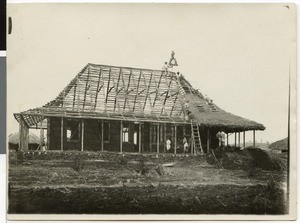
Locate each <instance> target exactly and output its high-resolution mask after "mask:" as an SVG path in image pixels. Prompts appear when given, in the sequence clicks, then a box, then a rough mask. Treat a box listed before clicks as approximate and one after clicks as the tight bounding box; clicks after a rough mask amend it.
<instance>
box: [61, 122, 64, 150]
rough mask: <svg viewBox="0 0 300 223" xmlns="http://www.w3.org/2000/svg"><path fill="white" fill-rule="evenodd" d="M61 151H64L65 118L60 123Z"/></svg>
mask: <svg viewBox="0 0 300 223" xmlns="http://www.w3.org/2000/svg"><path fill="white" fill-rule="evenodd" d="M60 150H61V151H63V150H64V118H61V123H60Z"/></svg>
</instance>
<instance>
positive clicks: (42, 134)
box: [40, 126, 45, 150]
mask: <svg viewBox="0 0 300 223" xmlns="http://www.w3.org/2000/svg"><path fill="white" fill-rule="evenodd" d="M44 144H45V141H44V129H43V128H42V126H41V128H40V149H41V150H42V149H43V146H44Z"/></svg>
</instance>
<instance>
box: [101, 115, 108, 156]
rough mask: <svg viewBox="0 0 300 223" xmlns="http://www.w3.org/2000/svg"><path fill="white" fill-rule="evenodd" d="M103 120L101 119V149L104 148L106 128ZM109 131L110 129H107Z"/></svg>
mask: <svg viewBox="0 0 300 223" xmlns="http://www.w3.org/2000/svg"><path fill="white" fill-rule="evenodd" d="M103 125H104V124H103V120H101V151H103V150H104V132H103V131H104V128H103ZM107 131H108V130H107Z"/></svg>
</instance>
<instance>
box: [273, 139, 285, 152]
mask: <svg viewBox="0 0 300 223" xmlns="http://www.w3.org/2000/svg"><path fill="white" fill-rule="evenodd" d="M269 148H270V149H272V150H280V151H287V150H288V138H285V139H281V140H278V141H276V142H274V143H272V144H271V145H270V146H269Z"/></svg>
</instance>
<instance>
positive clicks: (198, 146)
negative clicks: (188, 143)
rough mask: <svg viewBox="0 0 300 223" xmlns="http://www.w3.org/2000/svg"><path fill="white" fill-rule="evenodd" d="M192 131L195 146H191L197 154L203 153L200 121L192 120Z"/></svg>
mask: <svg viewBox="0 0 300 223" xmlns="http://www.w3.org/2000/svg"><path fill="white" fill-rule="evenodd" d="M191 132H192V140H193V146H192V147H191V152H192V153H194V154H195V155H196V154H197V153H201V154H203V149H202V144H201V137H200V131H199V125H198V123H196V122H193V121H191ZM193 149H194V152H193Z"/></svg>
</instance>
